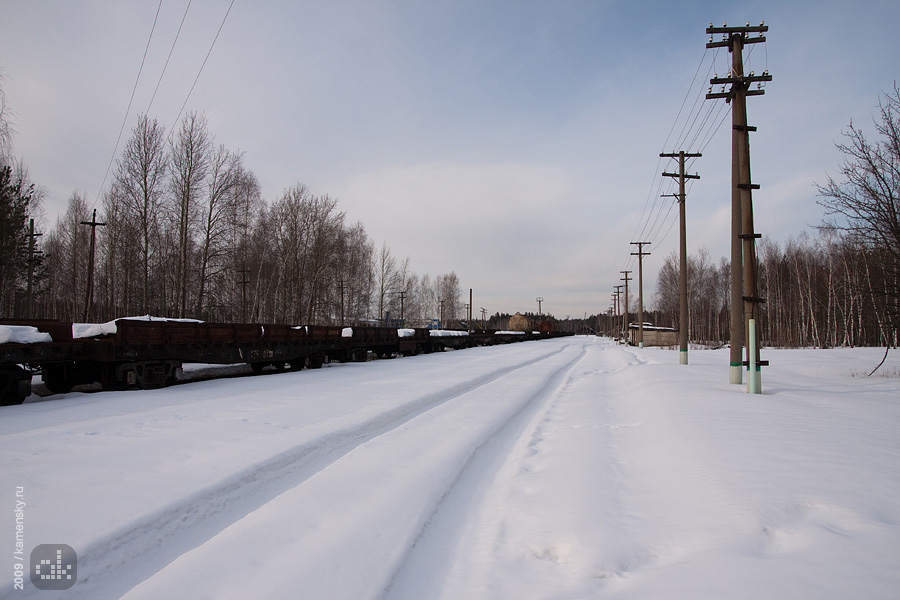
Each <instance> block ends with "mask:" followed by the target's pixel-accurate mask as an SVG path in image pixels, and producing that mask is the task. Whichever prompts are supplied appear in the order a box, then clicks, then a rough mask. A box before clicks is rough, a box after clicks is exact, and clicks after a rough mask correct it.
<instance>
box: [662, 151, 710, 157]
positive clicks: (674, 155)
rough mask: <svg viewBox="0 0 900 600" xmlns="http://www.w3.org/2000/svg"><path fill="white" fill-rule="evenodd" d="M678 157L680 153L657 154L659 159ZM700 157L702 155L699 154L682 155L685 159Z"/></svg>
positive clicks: (686, 153) (687, 153) (688, 153)
mask: <svg viewBox="0 0 900 600" xmlns="http://www.w3.org/2000/svg"><path fill="white" fill-rule="evenodd" d="M680 156H681V152H661V153H660V154H659V157H660V158H678V157H680ZM701 156H703V155H702V154H700V153H699V152H697V153H694V154H691V153H690V152H685V153H684V157H685V158H700V157H701Z"/></svg>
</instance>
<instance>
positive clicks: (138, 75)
mask: <svg viewBox="0 0 900 600" xmlns="http://www.w3.org/2000/svg"><path fill="white" fill-rule="evenodd" d="M161 8H162V0H159V4H158V5H157V6H156V15H155V16H154V17H153V26H152V27H150V35H149V36H148V37H147V44H146V46H144V55H143V56H142V57H141V66H140V67H139V68H138V74H137V77H136V78H135V79H134V86H133V87H132V88H131V98H129V100H128V108H126V109H125V116H124V117H123V118H122V125H121V127H119V135H118V137H117V138H116V145H115V147H114V148H113V151H112V156H111V157H110V158H109V164H108V165H107V167H106V173H105V174H104V175H103V181H102V182H101V183H100V189H99V190H98V191H97V196H96V197H95V198H94V202H93V204H92V206H91V208H92V209H93V208H96V207H97V201H98V200H99V199H100V195H101V194H102V193H103V188H104V186H106V179H107V178H108V177H109V172H110V170H112V165H113V162H115V160H116V152H118V151H119V143H120V142H121V141H122V133H123V132H124V131H125V124H126V123H127V122H128V115H129V114H131V104H132V103H133V102H134V94H135V92H137V87H138V82H139V81H140V80H141V73H142V72H143V71H144V63H145V62H146V60H147V52H148V51H149V50H150V42H151V40H152V39H153V32H154V31H156V22H157V21H158V20H159V11H160V9H161Z"/></svg>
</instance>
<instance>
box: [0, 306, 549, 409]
mask: <svg viewBox="0 0 900 600" xmlns="http://www.w3.org/2000/svg"><path fill="white" fill-rule="evenodd" d="M0 325H16V326H27V327H33V328H36V329H37V330H38V331H39V332H44V333H45V334H47V335H45V336H44V338H47V339H45V340H44V341H36V342H31V343H21V342H7V343H0V405H9V404H19V403H21V402H23V401H24V400H25V398H27V397H28V396H29V395H30V394H31V379H32V377H33V376H34V375H35V374H37V373H40V374H41V376H42V379H43V381H44V384H45V385H46V386H47V388H48V389H49V390H50V391H51V392H53V393H65V392H68V391H69V390H71V389H72V388H73V387H74V386H76V385H82V384H92V383H98V382H99V383H100V384H101V385H102V387H103V389H105V390H122V389H128V388H139V389H153V388H160V387H164V386H166V385H170V384H172V383H174V382H175V381H176V380H177V377H178V375H179V373H180V371H181V368H182V364H184V363H210V364H219V365H233V364H240V363H246V364H249V365H250V366H251V367H252V369H253V370H254V371H256V372H261V371H262V370H263V369H266V368H274V369H275V370H278V371H281V370H286V369H291V370H293V371H298V370H301V369H304V368H308V369H317V368H320V367H321V366H322V365H323V364H325V363H326V362H333V361H336V362H348V361H365V360H368V358H369V357H370V356H372V355H374V356H378V357H386V356H393V355H407V356H409V355H413V354H419V353H426V354H427V353H431V352H436V351H443V350H445V349H450V348H453V349H461V348H469V347H473V346H484V345H493V344H506V343H511V342H520V341H526V340H535V339H543V338H549V337H557V336H559V335H563V334H559V333H555V332H528V333H524V334H514V333H513V332H502V331H501V332H498V331H493V330H477V331H441V332H435V331H434V330H429V329H395V328H388V327H352V328H342V327H334V326H305V327H292V326H289V325H277V324H260V323H205V322H185V321H171V320H144V319H141V320H135V319H119V320H117V321H115V327H114V328H113V332H110V333H105V334H100V335H94V336H92V337H75V336H74V335H73V324H72V323H70V322H60V321H44V320H16V321H2V322H0Z"/></svg>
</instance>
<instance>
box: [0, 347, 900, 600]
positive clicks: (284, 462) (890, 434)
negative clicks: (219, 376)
mask: <svg viewBox="0 0 900 600" xmlns="http://www.w3.org/2000/svg"><path fill="white" fill-rule="evenodd" d="M882 353H883V349H882V350H878V349H834V350H767V351H765V352H764V356H763V358H765V359H768V360H770V361H771V363H772V366H771V367H768V368H766V369H765V370H764V372H763V387H764V392H765V393H764V394H763V395H761V396H758V395H754V396H751V395H747V394H746V393H745V388H744V387H742V386H732V385H729V384H728V383H727V381H728V367H727V364H728V354H727V350H717V351H692V352H691V354H690V361H691V364H690V365H687V366H683V365H679V364H678V356H677V352H675V351H670V350H661V349H651V348H647V349H643V350H640V349H636V348H625V347H622V346H616V345H615V344H613V343H611V342H610V341H608V340H604V339H600V338H593V337H576V338H563V339H558V340H546V341H540V342H527V343H524V344H514V345H509V346H498V347H490V348H474V349H470V350H464V351H453V352H445V353H441V354H440V355H427V356H418V357H411V358H400V359H395V360H383V361H375V362H369V363H348V364H337V365H329V366H326V367H325V368H323V369H321V370H317V371H304V372H298V373H281V374H270V375H262V376H256V377H244V378H238V379H227V380H215V381H204V382H196V383H190V384H187V385H181V386H175V387H171V388H167V389H162V390H153V391H130V392H121V393H118V392H102V393H85V392H73V393H69V394H66V395H64V396H63V395H56V396H50V397H49V398H47V399H46V400H47V401H43V402H32V403H28V404H24V405H21V406H10V407H2V408H0V452H2V455H3V457H4V467H3V494H4V496H3V497H4V498H5V499H6V502H7V504H6V506H7V508H8V510H7V511H6V512H5V516H3V517H0V543H2V544H4V547H5V548H7V550H9V549H10V548H12V547H14V542H15V537H16V531H15V530H16V519H15V518H14V511H13V507H14V505H15V504H16V502H17V501H19V502H24V505H23V507H22V509H21V511H20V512H21V517H22V518H21V519H20V522H21V523H22V531H21V534H22V536H23V537H24V541H25V554H26V555H27V554H28V553H30V551H31V549H32V548H33V547H34V546H36V545H37V544H50V543H58V544H68V545H70V546H72V547H73V548H74V549H75V551H76V552H77V553H78V565H77V567H78V580H77V582H76V583H75V585H74V586H73V587H72V588H71V589H69V590H68V591H66V592H62V593H60V594H61V596H65V597H66V598H69V597H71V598H91V599H98V598H118V597H125V598H129V599H143V598H148V599H149V598H154V599H155V598H163V597H170V598H171V597H177V598H192V599H196V598H240V599H242V600H243V599H246V598H315V599H324V598H328V599H348V600H350V599H352V600H361V599H365V598H385V599H398V598H409V599H426V598H428V599H431V598H446V599H460V598H466V599H472V598H475V599H498V598H504V599H505V598H516V599H522V598H641V599H646V598H666V599H691V600H696V599H698V598H699V599H702V598H710V599H712V598H715V599H722V598H747V599H751V598H752V599H754V600H758V599H760V598H766V599H773V598H776V599H777V598H785V599H788V598H790V599H791V600H795V599H797V598H816V599H817V600H821V599H827V598H867V599H875V598H884V599H887V598H897V597H898V594H900V353H894V354H892V356H891V357H890V358H889V360H888V362H887V363H886V365H885V366H884V367H882V370H885V371H887V372H888V373H889V374H892V375H893V376H891V377H885V376H879V375H878V374H876V375H875V376H873V377H870V378H867V377H866V376H865V374H866V373H867V372H868V371H869V370H871V368H872V367H873V366H874V365H875V364H877V363H878V361H879V360H880V359H881V354H882ZM32 399H34V400H40V399H39V398H37V397H36V396H32ZM6 556H7V559H6V560H5V561H0V597H10V598H29V597H43V596H41V594H42V593H43V592H41V591H39V590H36V589H35V588H34V587H33V586H32V585H31V584H30V582H28V581H27V575H26V577H25V579H26V583H25V586H24V587H25V590H24V591H15V590H14V589H13V564H12V563H13V560H12V559H11V557H10V556H9V552H7V553H6Z"/></svg>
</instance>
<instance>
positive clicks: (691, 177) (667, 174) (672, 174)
mask: <svg viewBox="0 0 900 600" xmlns="http://www.w3.org/2000/svg"><path fill="white" fill-rule="evenodd" d="M663 176H664V177H684V178H685V179H700V176H699V175H696V174H694V175H688V174H687V173H685V174H684V175H682V174H681V173H666V172H665V171H663Z"/></svg>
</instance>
